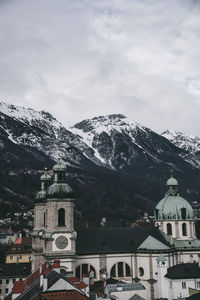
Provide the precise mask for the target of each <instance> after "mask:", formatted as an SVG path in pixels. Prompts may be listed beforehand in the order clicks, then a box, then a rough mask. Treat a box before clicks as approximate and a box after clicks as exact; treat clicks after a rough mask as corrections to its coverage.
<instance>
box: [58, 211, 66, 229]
mask: <svg viewBox="0 0 200 300" xmlns="http://www.w3.org/2000/svg"><path fill="white" fill-rule="evenodd" d="M58 226H65V210H64V208H60V209H59V211H58Z"/></svg>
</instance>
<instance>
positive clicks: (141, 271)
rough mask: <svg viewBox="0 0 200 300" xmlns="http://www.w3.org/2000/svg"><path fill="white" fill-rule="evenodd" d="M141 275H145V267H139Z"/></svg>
mask: <svg viewBox="0 0 200 300" xmlns="http://www.w3.org/2000/svg"><path fill="white" fill-rule="evenodd" d="M139 275H140V276H143V275H144V269H143V268H139Z"/></svg>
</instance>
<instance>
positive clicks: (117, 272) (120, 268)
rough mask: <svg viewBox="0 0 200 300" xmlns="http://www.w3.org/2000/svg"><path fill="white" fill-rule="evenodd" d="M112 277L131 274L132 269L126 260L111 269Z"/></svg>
mask: <svg viewBox="0 0 200 300" xmlns="http://www.w3.org/2000/svg"><path fill="white" fill-rule="evenodd" d="M110 276H111V277H117V278H118V277H128V276H131V269H130V267H129V265H128V264H126V263H125V262H118V263H117V264H115V265H114V266H113V267H112V269H111V271H110Z"/></svg>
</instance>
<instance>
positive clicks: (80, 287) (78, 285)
mask: <svg viewBox="0 0 200 300" xmlns="http://www.w3.org/2000/svg"><path fill="white" fill-rule="evenodd" d="M75 286H76V287H78V288H79V289H81V290H82V289H85V288H86V287H87V285H86V284H85V283H84V282H79V283H75Z"/></svg>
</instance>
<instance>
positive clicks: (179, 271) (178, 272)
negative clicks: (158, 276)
mask: <svg viewBox="0 0 200 300" xmlns="http://www.w3.org/2000/svg"><path fill="white" fill-rule="evenodd" d="M165 277H167V278H170V279H189V278H200V268H199V265H198V263H187V264H178V265H175V266H173V267H170V268H168V269H167V274H166V275H165Z"/></svg>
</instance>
